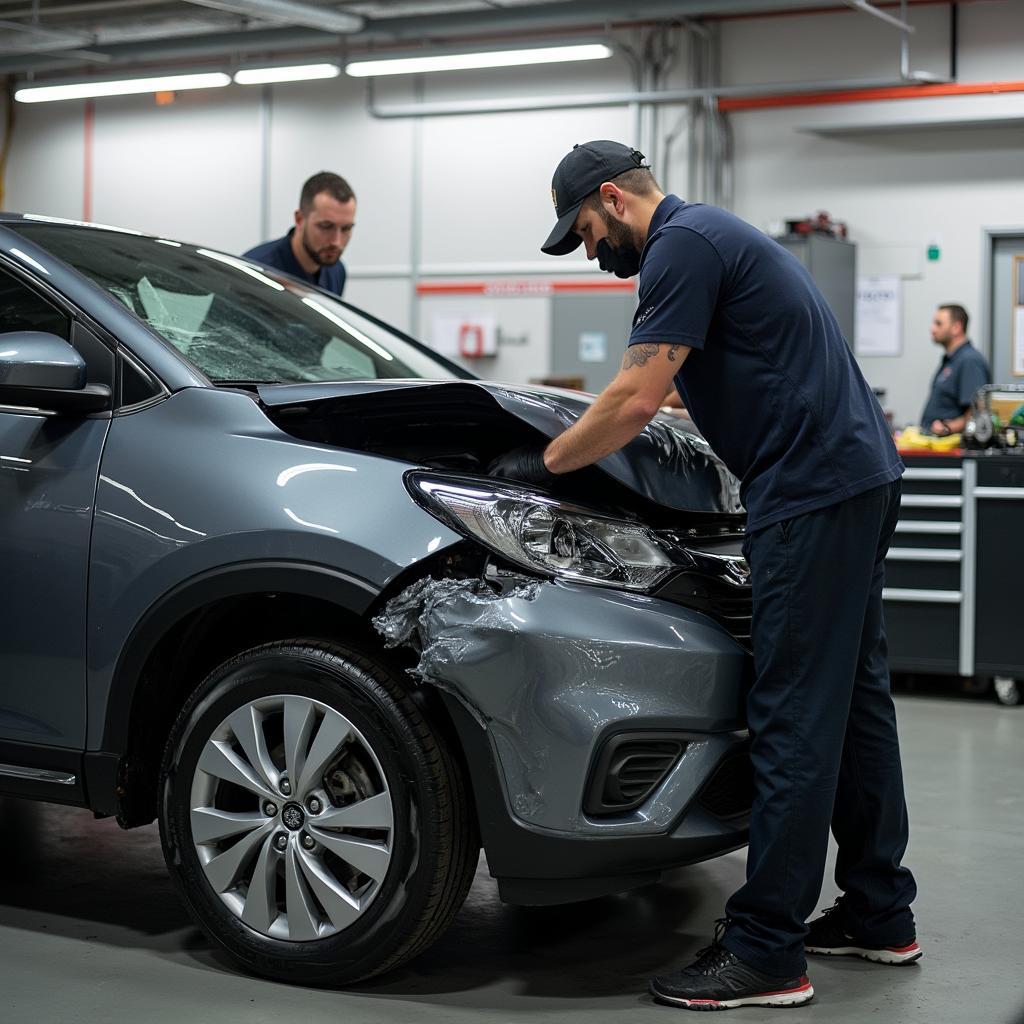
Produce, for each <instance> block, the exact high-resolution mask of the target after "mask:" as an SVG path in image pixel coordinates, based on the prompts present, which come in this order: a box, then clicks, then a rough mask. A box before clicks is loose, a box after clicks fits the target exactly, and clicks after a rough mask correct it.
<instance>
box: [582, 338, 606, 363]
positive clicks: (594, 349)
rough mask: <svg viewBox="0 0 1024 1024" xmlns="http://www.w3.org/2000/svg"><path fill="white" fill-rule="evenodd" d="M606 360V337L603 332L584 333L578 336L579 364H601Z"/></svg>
mask: <svg viewBox="0 0 1024 1024" xmlns="http://www.w3.org/2000/svg"><path fill="white" fill-rule="evenodd" d="M607 358H608V335H607V334H605V333H604V332H603V331H584V332H583V333H582V334H581V335H580V362H581V363H603V362H604V361H605V360H606V359H607Z"/></svg>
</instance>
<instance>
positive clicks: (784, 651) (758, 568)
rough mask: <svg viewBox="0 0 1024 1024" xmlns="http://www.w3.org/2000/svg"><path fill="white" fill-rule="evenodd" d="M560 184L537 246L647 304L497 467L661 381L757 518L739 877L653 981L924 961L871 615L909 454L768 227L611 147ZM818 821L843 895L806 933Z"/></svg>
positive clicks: (770, 1000)
mask: <svg viewBox="0 0 1024 1024" xmlns="http://www.w3.org/2000/svg"><path fill="white" fill-rule="evenodd" d="M552 185H553V188H552V194H553V198H554V202H555V209H556V214H557V217H558V222H557V224H556V225H555V228H554V230H553V231H552V232H551V235H550V237H549V238H548V240H547V241H546V242H545V244H544V246H543V247H542V248H543V251H544V252H546V253H550V254H552V255H562V254H564V253H568V252H571V251H572V250H574V249H575V248H577V246H579V245H581V244H582V245H584V246H585V247H586V251H587V257H588V258H589V259H594V258H595V257H596V258H597V260H598V261H599V263H600V266H601V268H602V269H603V270H606V271H609V272H612V273H614V274H616V275H617V276H619V277H632V276H633V275H635V274H637V273H639V275H640V288H639V303H638V307H637V311H636V315H635V316H634V318H633V329H632V333H631V335H630V338H629V347H628V349H627V351H626V355H625V358H624V359H623V363H622V369H621V370H620V371H619V373H618V375H617V376H616V378H615V379H614V380H613V381H612V383H611V384H610V385H609V386H608V387H607V388H606V389H605V390H604V392H603V393H602V394H601V395H600V396H599V397H598V398H597V400H596V401H595V402H594V404H593V405H592V406H591V407H590V408H589V409H588V410H587V412H586V413H585V415H584V416H582V417H581V418H580V420H579V421H578V422H577V423H576V424H575V425H574V426H573V427H571V428H570V429H569V430H567V431H566V432H565V433H564V434H562V435H561V436H560V437H557V438H555V440H554V441H552V442H551V443H550V444H548V445H547V446H545V447H540V446H538V447H534V448H530V447H527V448H522V449H517V450H516V451H513V452H510V453H508V454H507V455H505V456H503V457H501V458H500V459H498V460H496V462H495V464H494V465H493V466H492V468H491V471H492V473H494V474H495V475H499V476H505V477H509V478H511V479H516V480H522V481H525V482H529V483H534V484H546V483H550V482H551V481H552V480H554V478H555V476H556V475H557V474H561V473H569V472H572V471H574V470H577V469H580V468H581V467H583V466H586V465H589V464H591V463H593V462H596V461H598V460H599V459H602V458H604V457H605V456H607V455H609V454H610V453H612V452H614V451H616V450H617V449H619V448H621V447H622V446H623V445H624V444H626V443H627V442H628V441H630V440H631V439H632V438H633V437H634V436H635V435H636V434H637V433H639V431H640V430H642V429H643V427H644V425H645V424H646V423H647V422H648V421H649V420H650V419H651V418H652V417H653V416H654V415H655V413H656V411H657V410H658V407H659V406H660V405H662V403H663V401H664V396H665V394H666V392H667V391H668V390H669V387H670V386H671V385H673V384H674V386H675V387H676V388H677V389H678V391H679V393H680V395H681V396H682V398H683V400H684V402H685V405H686V407H687V409H689V411H690V415H691V416H692V418H693V420H694V422H695V423H696V425H697V426H698V428H699V429H700V430H701V432H702V433H703V434H704V436H705V437H706V438H707V440H708V442H709V443H710V444H711V447H712V448H713V449H714V450H715V452H717V454H718V455H719V456H720V457H721V458H722V459H723V460H724V461H725V463H726V464H727V465H728V466H729V468H730V469H731V470H732V471H733V473H735V474H736V476H738V477H739V479H740V481H741V496H742V499H743V502H744V504H745V506H746V508H747V514H748V521H747V533H748V535H747V538H746V541H745V544H744V551H745V554H746V557H747V559H748V561H749V563H750V568H751V574H752V580H753V593H754V619H753V645H754V663H755V668H756V679H755V681H754V683H753V685H752V688H751V690H750V693H749V695H748V699H747V719H748V724H749V728H750V734H751V741H752V745H751V760H752V763H753V768H754V783H755V793H756V796H755V800H754V805H753V810H752V814H751V822H750V847H749V850H748V853H747V877H746V883H745V884H744V885H743V886H742V887H741V888H740V889H739V890H738V891H737V892H736V893H734V894H733V896H732V897H731V899H730V900H729V901H728V904H727V906H726V917H725V918H724V919H723V920H722V921H721V922H720V923H719V927H718V928H717V929H716V933H715V938H714V941H713V942H712V944H711V945H710V946H708V947H707V948H706V949H704V950H702V951H701V952H700V953H699V954H698V955H697V959H696V960H695V962H694V963H692V964H690V965H689V966H687V967H684V968H683V969H681V970H679V971H676V972H674V973H672V974H668V975H664V976H661V977H657V978H654V979H653V980H652V981H651V991H652V993H653V994H654V996H655V998H657V999H659V1000H661V1001H664V1002H668V1003H671V1004H674V1005H678V1006H683V1007H687V1008H694V1009H706V1008H708V1007H714V1008H728V1007H733V1006H742V1005H758V1006H768V1005H797V1004H800V1003H804V1002H807V1001H808V1000H809V999H811V998H812V996H813V994H814V990H813V988H812V987H811V984H810V982H809V980H808V978H807V976H806V974H805V970H806V959H805V953H808V952H811V953H825V954H842V955H856V956H861V957H864V958H866V959H869V960H875V961H880V962H884V963H906V962H911V961H913V960H916V959H917V958H918V957H920V955H921V951H920V948H919V947H918V945H917V943H916V941H915V927H914V918H913V915H912V913H911V911H910V904H911V902H912V901H913V899H914V896H915V894H916V887H915V884H914V879H913V876H912V875H911V873H910V872H909V871H908V870H907V869H906V868H904V867H902V866H901V864H900V862H901V858H902V856H903V853H904V850H905V849H906V845H907V836H908V826H907V811H906V803H905V800H904V794H903V778H902V771H901V767H900V755H899V743H898V739H897V734H896V718H895V713H894V710H893V704H892V698H891V696H890V693H889V676H888V667H887V664H886V642H885V631H884V626H883V622H882V579H883V565H884V559H885V554H886V550H887V548H888V545H889V540H890V537H891V536H892V534H893V531H894V528H895V524H896V520H897V517H898V513H899V502H900V476H901V474H902V471H903V466H902V463H901V462H900V459H899V457H898V455H897V453H896V450H895V448H894V446H893V443H892V439H891V438H890V436H889V432H888V429H887V427H886V423H885V419H884V417H883V415H882V411H881V409H880V408H879V406H878V403H877V402H876V400H875V398H874V395H873V394H872V392H871V389H870V388H869V387H868V385H867V383H866V382H865V380H864V378H863V376H862V375H861V373H860V371H859V369H858V367H857V364H856V363H855V361H854V359H853V357H852V355H851V353H850V350H849V347H848V346H847V344H846V342H845V341H844V340H843V338H842V335H841V333H840V330H839V326H838V325H837V323H836V320H835V317H834V316H833V315H832V312H831V310H830V309H829V308H828V305H827V304H826V302H825V300H824V299H823V298H822V296H821V293H820V292H819V291H818V289H817V287H815V284H814V282H813V281H812V280H811V277H810V275H809V274H808V273H807V271H806V270H805V269H804V267H803V266H802V265H801V264H800V262H799V261H798V260H797V259H795V258H794V257H793V256H792V255H790V254H789V253H788V252H786V250H784V249H783V248H782V247H781V246H779V245H777V244H776V243H775V242H773V241H772V240H771V239H769V238H767V237H766V236H765V235H763V234H762V233H761V232H760V231H757V230H756V229H754V228H752V227H751V226H750V225H749V224H746V223H744V222H743V221H741V220H739V219H738V218H737V217H734V216H733V215H732V214H730V213H727V212H725V211H724V210H720V209H717V208H715V207H712V206H704V205H701V204H698V203H686V202H683V201H682V200H681V199H678V198H676V197H675V196H671V195H670V196H665V195H663V194H662V192H661V191H660V190H659V188H658V186H657V183H656V182H655V180H654V178H653V176H652V175H651V172H650V170H649V168H648V167H647V166H646V165H645V164H644V161H643V157H642V156H641V155H640V154H639V153H637V152H636V151H635V150H631V149H629V148H628V147H626V146H622V145H620V144H618V143H614V142H591V143H587V144H586V145H583V146H577V147H575V148H574V149H573V150H572V152H571V153H569V154H568V155H567V156H566V157H565V158H564V159H563V160H562V161H561V163H560V164H559V165H558V168H557V170H556V171H555V175H554V179H553V182H552ZM830 824H831V827H832V832H833V834H834V835H835V837H836V840H837V842H838V845H839V857H838V861H837V864H836V881H837V883H838V885H839V887H840V889H842V890H843V893H844V895H843V896H842V897H841V898H840V900H839V901H838V902H837V904H836V906H835V907H834V908H832V909H831V910H830V911H829V912H828V913H827V914H824V915H822V916H821V917H819V918H818V919H817V920H815V921H814V922H812V923H811V925H810V927H809V928H808V926H807V925H806V924H805V921H806V919H807V917H808V916H809V915H810V914H811V913H812V911H813V910H814V907H815V904H816V902H817V899H818V896H819V895H820V891H821V883H822V878H823V874H824V868H825V855H826V848H827V843H828V831H829V826H830Z"/></svg>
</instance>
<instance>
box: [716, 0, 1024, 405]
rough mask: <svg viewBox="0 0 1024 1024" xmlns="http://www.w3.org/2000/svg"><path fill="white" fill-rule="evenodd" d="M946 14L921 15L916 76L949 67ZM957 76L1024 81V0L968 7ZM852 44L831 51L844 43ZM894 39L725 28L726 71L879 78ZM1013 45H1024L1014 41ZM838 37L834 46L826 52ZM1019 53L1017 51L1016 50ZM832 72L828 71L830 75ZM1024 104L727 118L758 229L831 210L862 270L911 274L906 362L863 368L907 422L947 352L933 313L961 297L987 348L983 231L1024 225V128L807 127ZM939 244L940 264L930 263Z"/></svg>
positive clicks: (983, 101)
mask: <svg viewBox="0 0 1024 1024" xmlns="http://www.w3.org/2000/svg"><path fill="white" fill-rule="evenodd" d="M948 19H949V12H948V10H947V9H945V8H942V7H935V8H922V9H920V10H918V9H913V11H912V20H913V22H914V24H915V25H916V26H917V27H918V33H917V34H916V35H915V38H914V41H913V49H912V53H913V60H912V62H911V63H912V67H913V68H914V69H926V70H931V71H934V72H936V73H942V72H944V71H946V70H947V68H948V55H947V53H946V52H945V48H946V46H947V44H948V25H949V21H948ZM960 24H961V47H960V61H959V65H960V73H959V78H960V80H961V81H995V80H1000V79H1019V78H1020V77H1021V70H1022V66H1024V65H1022V46H1021V43H1020V41H1021V40H1024V4H1019V3H994V4H962V5H961V7H960ZM840 39H841V40H842V45H835V41H836V40H840ZM895 39H896V36H895V32H894V30H891V29H887V27H886V26H885V25H883V24H881V23H880V22H875V21H873V20H872V19H869V18H857V17H850V16H847V15H846V14H845V13H844V14H835V15H824V16H816V17H803V18H764V19H757V20H753V21H743V22H732V23H728V24H727V26H726V30H725V33H724V39H723V71H724V74H725V77H726V78H727V79H729V80H732V81H753V80H757V79H759V78H762V77H763V78H765V79H767V78H768V76H769V74H774V75H775V76H779V75H780V71H779V68H778V65H777V59H778V58H779V57H780V56H781V55H782V54H786V53H794V54H796V53H799V54H801V55H805V56H803V57H802V59H800V60H799V61H798V60H796V59H793V60H791V61H789V63H788V67H787V72H788V74H787V75H785V76H783V77H786V78H787V79H788V80H791V81H795V80H807V79H810V80H813V79H816V78H819V77H824V76H826V75H830V74H834V75H836V76H837V77H847V76H850V77H853V76H857V77H874V76H879V75H885V74H891V73H892V72H893V70H894V69H895V68H896V67H897V65H896V56H897V54H896V52H895V49H894V44H895ZM1014 39H1016V41H1017V42H1016V44H1014V42H1013V40H1014ZM829 40H831V41H832V43H833V45H828V41H829ZM1014 47H1016V49H1014ZM830 69H831V70H830ZM1022 101H1024V97H1022V96H1020V95H1019V94H1018V95H1016V96H1007V97H996V98H994V100H993V99H992V98H989V97H985V96H981V97H976V98H975V97H967V98H956V99H954V100H944V99H934V100H932V99H929V100H923V99H916V100H907V101H903V102H900V103H881V104H877V103H872V104H851V105H841V106H840V105H823V106H813V107H790V108H782V109H773V110H760V111H750V112H744V113H735V114H732V115H730V118H731V124H732V128H733V133H734V138H735V154H736V164H735V175H736V177H735V212H736V213H737V214H739V215H740V216H741V217H744V218H745V219H747V220H749V221H750V222H752V223H753V224H756V225H758V226H760V227H767V225H768V224H769V223H770V222H771V221H773V220H779V219H786V218H795V217H800V216H804V215H807V214H811V213H814V212H816V211H817V210H821V209H823V210H827V211H828V212H829V213H830V214H831V215H832V216H833V217H834V218H837V219H839V220H843V221H846V222H847V223H848V224H849V227H850V232H851V236H852V238H853V240H854V241H856V243H857V246H858V269H859V272H861V273H867V274H870V273H886V272H893V273H899V274H901V275H902V276H903V353H902V355H901V356H900V357H898V358H870V359H862V360H861V365H862V367H863V369H864V371H865V375H866V376H867V378H868V380H869V381H870V382H871V384H872V385H874V386H876V387H884V388H886V389H887V391H888V396H887V402H886V404H887V406H888V407H889V408H891V409H892V410H893V411H894V413H895V417H896V420H897V422H900V423H902V422H915V421H916V420H917V417H918V416H919V414H920V410H921V408H922V406H923V404H924V400H925V397H926V394H927V390H928V387H929V383H930V380H931V376H932V374H933V373H934V372H935V369H936V367H937V365H938V362H939V358H940V355H941V351H940V350H939V349H938V348H936V346H935V345H934V344H933V343H932V341H931V338H930V335H929V331H928V328H929V324H930V321H931V316H932V313H933V311H934V308H935V306H936V305H937V304H939V303H943V302H958V303H961V304H963V305H964V306H966V307H967V309H968V311H969V313H970V314H971V316H972V318H973V322H972V324H971V330H970V333H971V335H972V337H973V339H974V341H975V343H976V344H978V345H979V347H981V348H982V349H983V350H987V348H988V345H989V342H990V339H989V337H988V331H987V329H986V328H985V326H984V321H985V320H986V319H987V310H986V309H985V303H986V301H987V299H988V297H987V296H985V295H983V294H982V283H983V269H984V268H983V262H984V252H983V228H984V227H1013V226H1020V225H1024V130H1022V129H1021V127H1020V124H1021V122H1020V121H1018V122H1017V123H1016V125H1015V126H1011V127H988V128H982V127H973V128H966V127H963V128H933V129H926V130H921V129H915V130H909V129H904V130H902V131H892V130H878V131H872V130H864V131H861V132H856V133H853V134H849V135H838V136H834V137H829V136H823V135H820V134H808V133H806V132H803V131H801V128H802V127H804V126H807V125H824V124H843V123H859V124H867V123H871V122H884V121H885V120H887V119H892V118H894V117H898V118H899V119H906V120H909V119H911V118H913V119H921V118H924V117H928V116H931V112H932V111H937V112H938V113H939V114H940V115H941V116H947V115H948V116H957V117H959V116H965V114H964V112H965V111H967V112H969V111H971V110H979V111H980V110H985V111H988V112H991V111H992V110H993V109H994V108H997V107H998V106H999V105H1000V104H1001V105H1002V106H1003V107H1004V108H1005V109H1006V110H1007V111H1016V113H1017V116H1019V117H1021V118H1024V102H1022ZM933 240H935V241H937V242H939V243H940V251H941V256H940V259H939V260H938V261H937V262H929V261H928V260H927V259H926V250H927V247H928V244H929V242H931V241H933Z"/></svg>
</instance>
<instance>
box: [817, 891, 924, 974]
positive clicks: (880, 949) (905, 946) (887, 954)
mask: <svg viewBox="0 0 1024 1024" xmlns="http://www.w3.org/2000/svg"><path fill="white" fill-rule="evenodd" d="M847 924H848V922H847V921H846V919H845V916H844V914H843V905H842V897H840V898H839V899H837V900H836V902H835V904H834V905H833V906H831V907H829V908H828V909H827V910H824V911H822V914H821V917H819V918H816V919H815V920H813V921H812V922H811V923H810V924H809V925H808V926H807V937H806V938H805V939H804V951H805V952H807V953H813V954H816V955H818V956H859V957H861V958H862V959H864V960H870V961H872V963H876V964H893V965H898V964H912V963H913V962H914V961H915V960H920V959H921V957H922V956H923V955H924V951H923V950H922V949H921V947H920V946H919V945H918V944H917V939H916V938H915V936H913V935H909V936H906V937H905V938H903V939H901V940H900V941H898V942H894V943H893V944H892V945H891V946H877V945H872V944H871V943H867V942H861V941H859V940H858V939H857V938H856V936H855V935H853V934H851V933H850V932H849V931H847Z"/></svg>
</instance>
